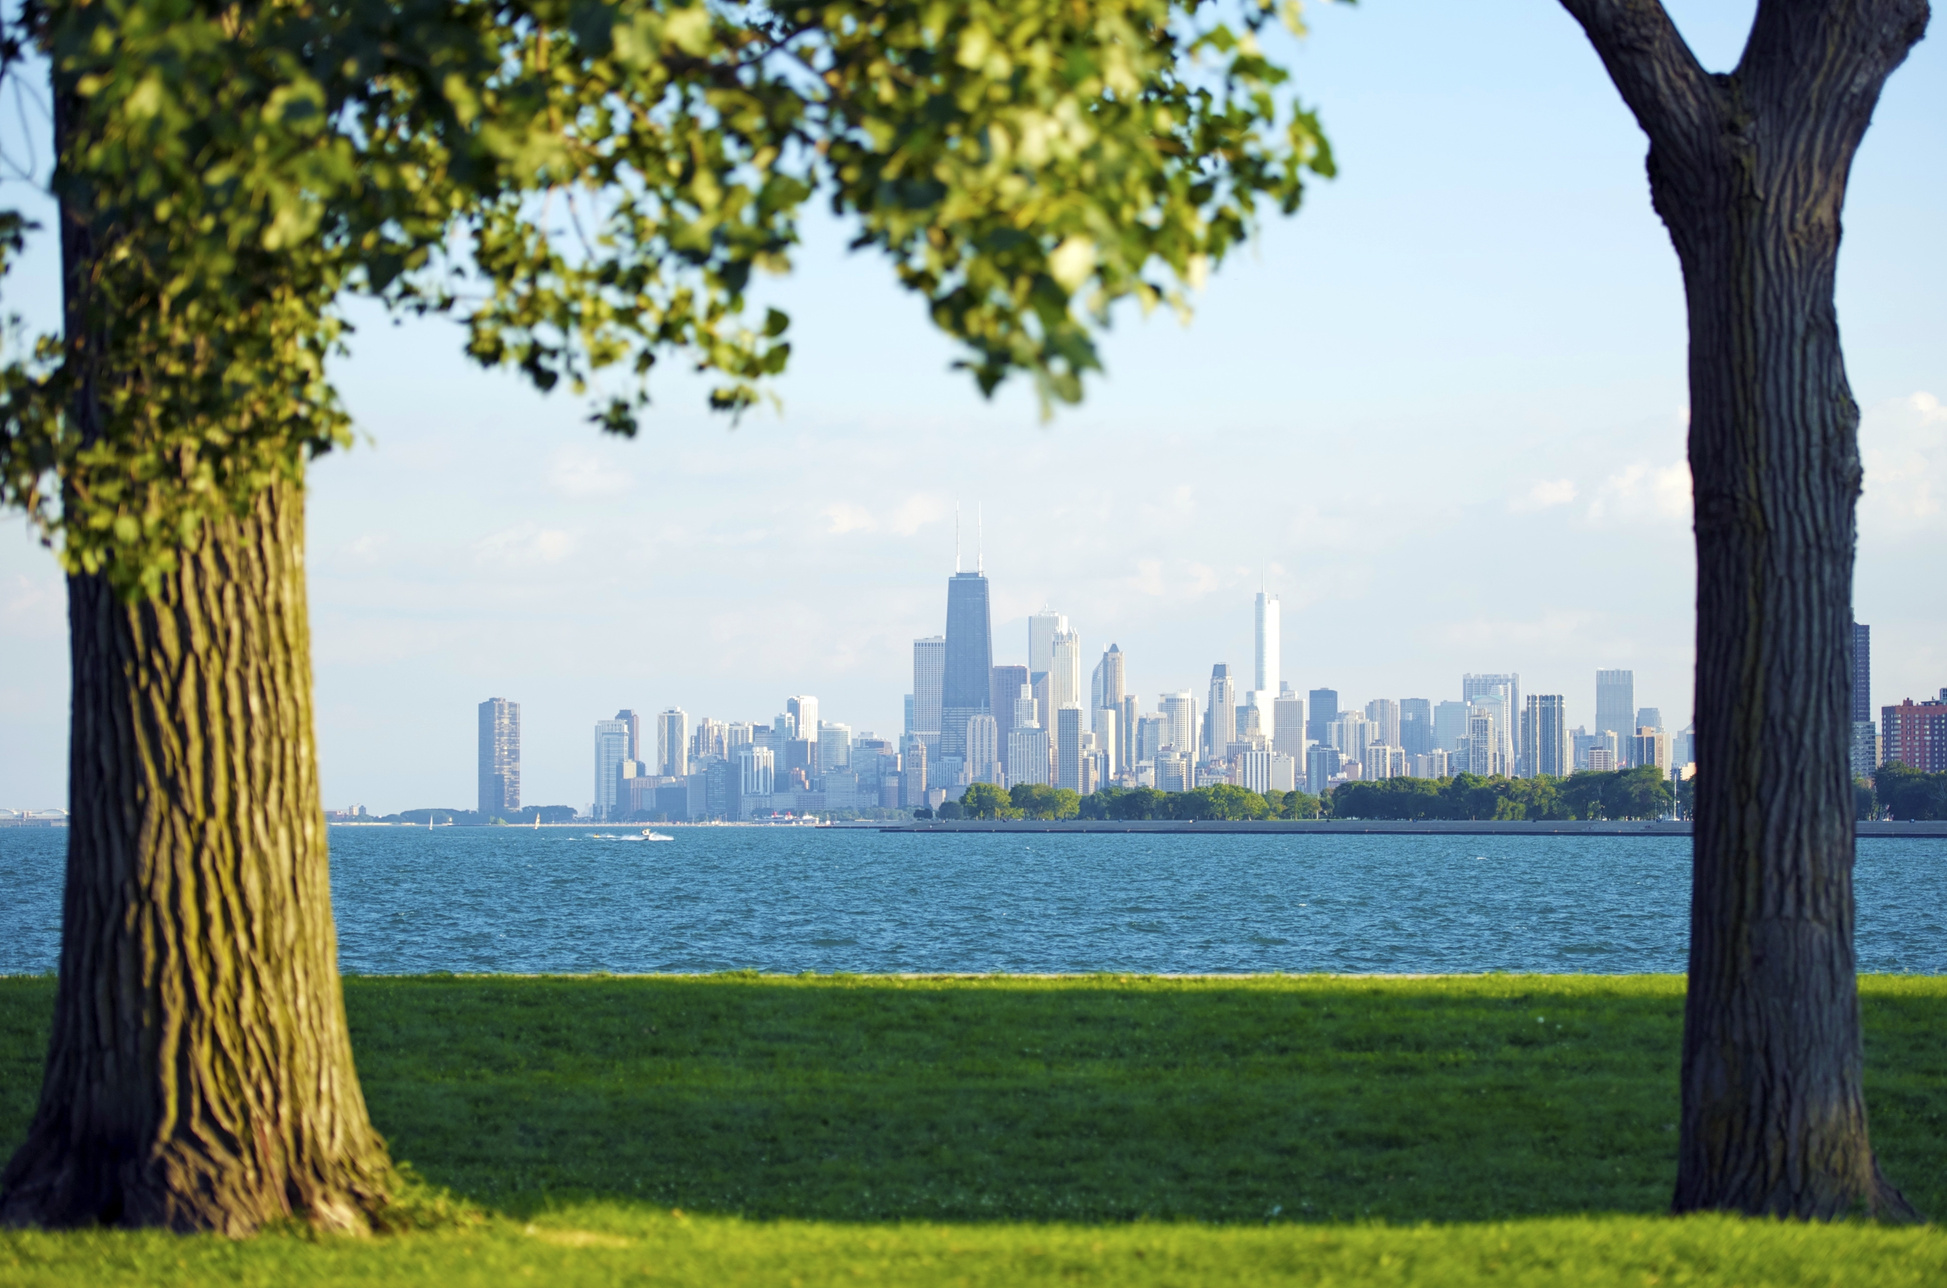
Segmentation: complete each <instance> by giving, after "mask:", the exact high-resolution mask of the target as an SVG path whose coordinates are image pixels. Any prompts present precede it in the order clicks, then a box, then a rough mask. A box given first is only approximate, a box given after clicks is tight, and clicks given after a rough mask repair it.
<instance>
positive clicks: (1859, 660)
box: [1852, 622, 1873, 724]
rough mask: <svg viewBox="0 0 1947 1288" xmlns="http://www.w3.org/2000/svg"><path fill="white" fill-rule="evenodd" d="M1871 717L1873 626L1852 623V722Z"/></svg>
mask: <svg viewBox="0 0 1947 1288" xmlns="http://www.w3.org/2000/svg"><path fill="white" fill-rule="evenodd" d="M1872 718H1873V628H1872V627H1870V626H1861V625H1860V624H1859V623H1858V622H1854V623H1853V624H1852V722H1853V723H1854V724H1865V723H1866V722H1867V721H1869V720H1871V719H1872Z"/></svg>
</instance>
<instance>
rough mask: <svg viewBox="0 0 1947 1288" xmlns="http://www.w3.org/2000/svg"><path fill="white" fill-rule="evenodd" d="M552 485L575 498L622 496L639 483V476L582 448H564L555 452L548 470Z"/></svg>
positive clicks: (556, 489) (564, 494) (566, 495)
mask: <svg viewBox="0 0 1947 1288" xmlns="http://www.w3.org/2000/svg"><path fill="white" fill-rule="evenodd" d="M548 486H549V487H550V488H552V489H553V490H554V491H556V492H558V493H560V494H561V495H562V496H565V497H570V498H573V499H575V500H588V499H591V498H594V497H603V496H620V495H622V494H623V493H624V492H627V491H628V490H629V489H630V488H632V487H634V486H635V476H634V475H632V474H630V473H629V472H628V471H627V470H625V469H622V468H620V467H618V466H616V465H615V464H614V463H612V462H610V461H607V460H604V459H603V458H602V457H601V456H600V455H598V454H596V453H594V452H591V451H589V450H587V449H586V448H579V447H564V448H562V449H561V450H559V451H557V452H556V453H555V454H554V457H553V460H552V462H551V464H550V466H549V469H548Z"/></svg>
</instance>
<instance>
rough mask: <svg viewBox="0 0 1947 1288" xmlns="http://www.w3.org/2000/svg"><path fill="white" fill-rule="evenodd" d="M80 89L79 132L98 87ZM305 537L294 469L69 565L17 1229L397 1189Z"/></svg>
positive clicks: (339, 1209)
mask: <svg viewBox="0 0 1947 1288" xmlns="http://www.w3.org/2000/svg"><path fill="white" fill-rule="evenodd" d="M56 91H57V92H56V94H55V113H54V115H55V135H56V145H57V148H62V147H63V145H64V144H65V143H66V142H67V139H66V137H65V135H66V132H67V129H68V128H69V123H70V122H71V121H72V119H73V113H72V108H73V104H74V100H73V99H72V96H71V95H72V87H71V86H64V85H57V87H56ZM62 155H65V151H63V152H62ZM98 231H99V230H97V229H96V228H94V227H93V226H92V225H91V224H90V222H89V219H88V217H87V216H86V215H85V213H80V212H77V211H76V210H74V209H73V208H71V207H70V206H68V205H67V204H66V203H64V206H63V210H62V222H61V250H62V266H63V278H64V288H65V295H66V310H67V316H66V323H67V346H68V361H69V364H70V370H72V371H75V372H77V373H79V375H78V377H77V388H76V393H75V396H74V403H73V408H72V416H73V418H74V421H75V424H76V427H77V430H78V431H79V432H80V433H81V434H82V436H83V438H84V440H92V438H93V437H94V436H96V435H98V434H100V433H101V424H100V416H99V409H98V407H97V405H96V403H95V400H94V390H95V389H96V387H97V386H96V381H97V380H98V379H100V378H102V373H101V372H99V371H98V370H96V368H97V366H98V361H97V356H98V355H99V354H101V353H102V352H103V351H104V348H105V346H104V345H103V344H102V343H101V336H102V328H104V327H105V326H108V325H112V319H108V320H104V319H102V318H100V317H98V316H96V314H98V313H99V310H90V309H89V308H88V307H87V299H88V293H89V290H90V289H91V283H92V282H93V281H94V280H95V275H96V273H97V272H98V271H99V269H100V265H99V264H98V263H97V262H96V261H97V259H98V253H99V247H100V244H101V243H100V241H99V240H98ZM303 549H304V509H303V494H302V489H301V485H300V484H299V483H298V482H296V481H295V480H293V481H290V482H286V483H280V484H276V485H273V486H272V487H270V488H269V489H267V490H266V491H264V492H263V493H262V494H260V495H259V496H258V497H257V498H256V500H255V502H254V504H253V505H252V506H251V508H250V510H249V512H248V513H247V514H244V515H242V516H238V517H226V518H224V519H221V520H217V521H213V522H208V523H205V524H204V525H203V528H202V531H201V533H200V540H199V542H198V543H197V545H196V547H195V548H194V549H186V550H183V551H181V552H179V553H180V564H179V567H178V568H177V569H176V570H175V571H174V572H172V573H170V574H168V575H167V576H165V577H164V578H163V580H162V584H161V586H160V588H159V590H158V591H157V592H156V593H155V594H154V595H153V596H152V597H150V598H147V599H143V600H140V601H138V602H134V603H129V602H125V601H124V600H123V599H122V598H120V597H119V596H118V595H117V594H116V593H115V591H114V589H113V587H112V586H111V585H110V583H109V580H108V578H107V577H105V576H102V575H98V574H81V575H75V576H71V577H70V578H69V579H68V623H69V636H70V656H71V661H72V676H73V679H72V684H73V712H72V728H71V733H70V737H71V742H70V746H69V761H68V778H69V782H68V794H69V809H70V811H71V819H70V825H69V829H68V866H67V886H66V891H65V895H64V898H63V905H62V924H61V975H60V985H59V988H58V991H57V993H56V1000H55V1013H54V1029H53V1038H52V1041H51V1043H50V1045H49V1048H48V1055H47V1066H46V1070H45V1073H44V1076H43V1081H42V1085H41V1099H40V1105H39V1108H38V1110H37V1112H36V1113H35V1116H34V1121H33V1124H32V1126H31V1127H30V1129H29V1131H28V1136H27V1140H26V1142H25V1143H24V1144H23V1145H22V1146H21V1147H20V1149H19V1151H18V1152H17V1153H16V1154H15V1155H14V1157H13V1159H12V1161H11V1162H9V1163H8V1164H7V1167H6V1170H5V1171H4V1172H0V1224H14V1225H23V1224H32V1225H46V1226H76V1225H89V1224H95V1223H104V1224H110V1225H124V1226H151V1225H159V1226H165V1227H168V1228H171V1229H176V1230H184V1231H190V1230H211V1231H217V1232H220V1233H223V1234H227V1235H233V1236H234V1235H244V1234H248V1233H250V1232H252V1231H254V1230H256V1229H257V1228H258V1227H260V1226H262V1225H263V1224H264V1223H265V1222H266V1221H271V1220H274V1219H277V1218H281V1217H292V1216H294V1217H297V1218H300V1219H303V1220H306V1221H309V1222H310V1223H312V1224H313V1225H316V1226H320V1227H324V1228H330V1229H339V1230H360V1229H366V1228H369V1225H370V1215H371V1214H372V1213H373V1212H375V1211H376V1210H377V1209H378V1208H379V1207H380V1206H381V1205H382V1204H383V1203H384V1202H385V1200H386V1197H387V1193H388V1189H389V1186H390V1183H391V1181H392V1169H391V1164H390V1162H389V1161H388V1159H387V1155H386V1150H385V1144H384V1142H383V1141H382V1140H381V1139H380V1138H379V1136H378V1134H377V1133H376V1132H374V1131H373V1130H372V1125H371V1122H370V1119H369V1118H368V1117H367V1115H366V1111H365V1100H364V1096H363V1094H362V1093H361V1092H360V1090H359V1086H358V1076H357V1073H356V1072H355V1070H354V1069H353V1067H352V1055H351V1043H350V1037H349V1034H348V1033H347V1030H346V1027H345V1008H344V997H343V992H342V989H341V987H340V984H339V979H338V950H337V940H336V935H335V933H334V931H333V928H332V920H331V887H330V874H329V870H328V866H327V860H326V853H325V827H324V817H323V813H322V811H321V809H320V806H319V800H318V779H317V763H316V761H317V757H316V751H315V747H314V743H313V737H312V722H311V658H310V626H309V622H308V620H307V618H306V612H305V592H304V559H303Z"/></svg>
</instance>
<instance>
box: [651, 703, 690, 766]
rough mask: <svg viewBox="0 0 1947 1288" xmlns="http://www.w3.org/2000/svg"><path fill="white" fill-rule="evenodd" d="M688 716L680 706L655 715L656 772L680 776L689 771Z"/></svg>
mask: <svg viewBox="0 0 1947 1288" xmlns="http://www.w3.org/2000/svg"><path fill="white" fill-rule="evenodd" d="M689 755H690V717H689V713H688V712H686V711H684V710H683V709H682V708H681V707H671V708H670V709H669V710H667V711H664V712H660V713H659V714H658V715H657V716H656V772H657V773H658V774H661V775H662V776H663V777H664V778H681V777H683V776H684V775H685V774H687V773H689V772H690V764H689Z"/></svg>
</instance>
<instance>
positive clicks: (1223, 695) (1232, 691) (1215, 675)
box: [1205, 662, 1237, 759]
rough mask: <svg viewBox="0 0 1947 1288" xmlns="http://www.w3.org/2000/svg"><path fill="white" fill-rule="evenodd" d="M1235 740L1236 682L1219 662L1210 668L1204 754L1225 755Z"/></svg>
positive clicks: (1228, 669)
mask: <svg viewBox="0 0 1947 1288" xmlns="http://www.w3.org/2000/svg"><path fill="white" fill-rule="evenodd" d="M1236 741H1237V682H1236V681H1235V680H1233V679H1232V678H1231V674H1230V667H1229V666H1227V665H1226V664H1224V663H1222V662H1219V663H1217V664H1216V665H1215V666H1213V667H1211V668H1210V746H1209V749H1208V750H1207V751H1206V752H1205V755H1206V756H1208V757H1210V758H1212V759H1215V758H1217V757H1219V756H1223V755H1225V754H1226V753H1227V752H1228V751H1229V748H1230V744H1232V743H1233V742H1236Z"/></svg>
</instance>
